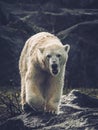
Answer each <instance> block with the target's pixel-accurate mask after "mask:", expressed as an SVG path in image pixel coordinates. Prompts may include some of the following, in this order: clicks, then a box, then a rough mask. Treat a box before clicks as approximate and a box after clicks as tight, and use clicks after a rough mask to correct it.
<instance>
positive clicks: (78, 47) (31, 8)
mask: <svg viewBox="0 0 98 130" xmlns="http://www.w3.org/2000/svg"><path fill="white" fill-rule="evenodd" d="M97 3H98V1H97V0H85V1H83V0H79V1H77V0H73V1H72V0H58V1H55V0H50V1H47V0H40V1H38V0H33V1H32V0H28V1H25V0H24V1H22V0H20V1H15V2H13V1H12V0H1V1H0V53H1V55H0V63H1V65H0V66H1V67H0V78H1V80H0V85H4V86H6V85H14V86H19V85H20V77H19V73H18V71H19V70H18V59H19V56H20V52H21V50H22V48H23V46H24V43H25V41H26V40H27V39H28V38H29V37H30V36H31V35H33V34H35V33H38V32H40V31H48V32H50V33H54V34H56V35H57V36H59V37H60V39H61V40H62V41H63V43H69V44H70V45H71V50H70V57H69V62H68V67H67V75H66V77H67V79H66V81H65V86H66V87H73V88H74V87H97V86H98V81H97V77H98V70H97V64H98V60H97V55H98V54H97V50H98V47H97V41H98V38H97V33H98V27H97V26H98V24H97V22H98V21H97V19H98V10H97V5H98V4H97ZM42 5H43V6H42ZM90 21H91V22H90ZM18 33H19V34H18ZM1 36H2V37H1ZM12 37H13V38H12ZM5 48H9V49H5ZM6 50H7V51H6ZM5 51H6V52H5ZM3 57H4V58H3ZM4 69H5V71H4Z"/></svg>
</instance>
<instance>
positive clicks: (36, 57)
mask: <svg viewBox="0 0 98 130" xmlns="http://www.w3.org/2000/svg"><path fill="white" fill-rule="evenodd" d="M69 49H70V46H69V45H68V44H66V45H63V44H62V43H61V41H60V40H59V39H58V38H57V37H56V36H54V35H53V34H50V33H48V32H40V33H37V34H35V35H34V36H31V37H30V38H29V39H28V40H27V41H26V44H25V45H24V48H23V50H22V52H21V56H20V60H19V70H20V76H21V104H22V109H24V105H25V104H28V105H29V106H30V107H32V108H33V110H37V111H45V112H50V113H55V114H58V113H59V105H60V98H61V95H62V91H63V85H64V74H65V67H66V63H67V59H68V52H69Z"/></svg>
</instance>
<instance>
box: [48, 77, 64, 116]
mask: <svg viewBox="0 0 98 130" xmlns="http://www.w3.org/2000/svg"><path fill="white" fill-rule="evenodd" d="M51 83H52V84H51V86H49V89H48V94H47V101H46V112H49V113H53V114H58V113H59V105H60V99H61V95H62V90H63V88H62V84H60V82H58V83H57V79H56V78H53V79H52V80H51Z"/></svg>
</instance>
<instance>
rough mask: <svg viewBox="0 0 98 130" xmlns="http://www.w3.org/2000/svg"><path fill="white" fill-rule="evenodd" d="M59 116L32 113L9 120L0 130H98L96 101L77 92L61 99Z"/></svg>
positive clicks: (0, 126) (97, 106) (74, 91)
mask: <svg viewBox="0 0 98 130" xmlns="http://www.w3.org/2000/svg"><path fill="white" fill-rule="evenodd" d="M60 111H61V113H60V114H59V115H51V114H46V113H43V114H38V113H36V114H34V113H32V111H31V112H30V111H29V112H28V113H23V114H21V115H19V116H17V117H14V118H11V119H9V120H7V121H6V122H4V123H3V124H1V125H0V129H1V130H33V129H35V130H98V99H96V98H92V97H89V96H87V95H85V94H83V93H81V92H79V91H78V90H72V91H71V92H70V93H69V94H68V95H66V96H65V95H64V96H63V97H62V104H61V107H60Z"/></svg>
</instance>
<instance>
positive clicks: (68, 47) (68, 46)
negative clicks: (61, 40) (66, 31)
mask: <svg viewBox="0 0 98 130" xmlns="http://www.w3.org/2000/svg"><path fill="white" fill-rule="evenodd" d="M64 49H65V51H66V52H67V53H68V52H69V50H70V45H68V44H66V45H64Z"/></svg>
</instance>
